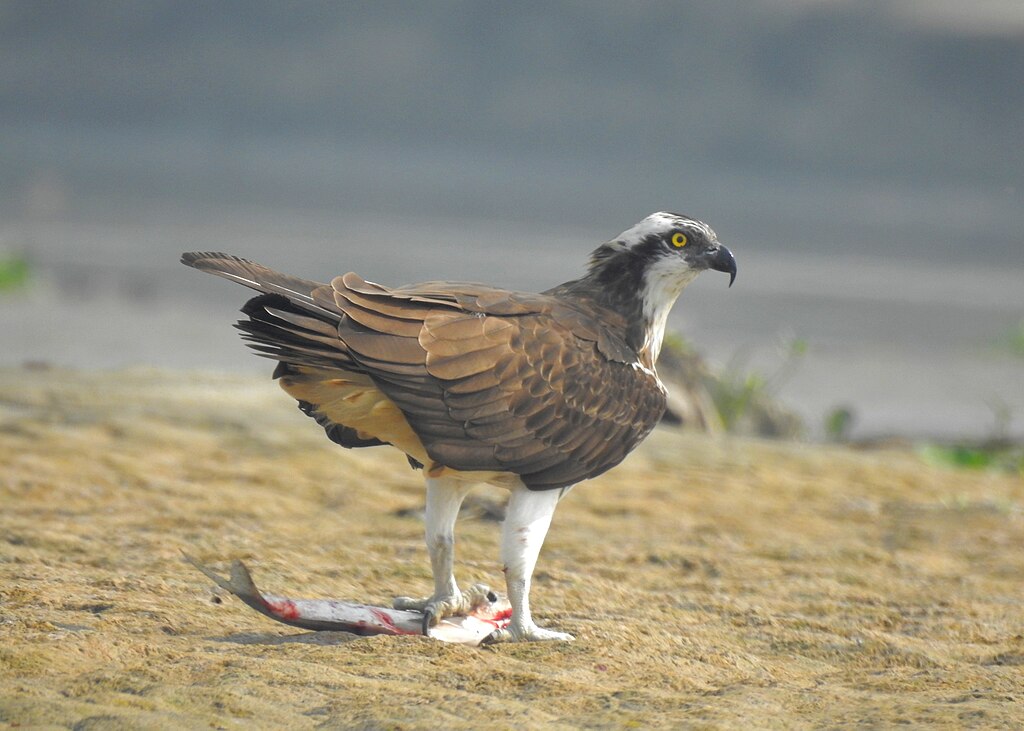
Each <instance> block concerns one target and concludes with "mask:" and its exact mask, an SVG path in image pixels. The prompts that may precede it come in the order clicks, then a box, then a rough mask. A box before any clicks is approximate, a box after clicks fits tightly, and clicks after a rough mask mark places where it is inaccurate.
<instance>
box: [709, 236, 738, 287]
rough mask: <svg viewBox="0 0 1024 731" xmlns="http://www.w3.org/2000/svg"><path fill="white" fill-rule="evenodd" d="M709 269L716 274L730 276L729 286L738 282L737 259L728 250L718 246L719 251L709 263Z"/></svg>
mask: <svg viewBox="0 0 1024 731" xmlns="http://www.w3.org/2000/svg"><path fill="white" fill-rule="evenodd" d="M708 268H710V269H714V270H715V271H716V272H726V273H727V274H728V275H729V286H730V287H731V286H732V283H733V282H735V281H736V257H735V256H733V255H732V252H731V251H729V250H728V249H727V248H725V247H724V246H722V245H721V244H719V245H718V251H716V252H715V255H714V256H713V257H712V258H711V260H710V261H709V262H708Z"/></svg>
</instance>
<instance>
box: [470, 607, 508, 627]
mask: <svg viewBox="0 0 1024 731" xmlns="http://www.w3.org/2000/svg"><path fill="white" fill-rule="evenodd" d="M477 619H479V620H480V621H481V622H487V624H493V625H494V626H495V628H499V627H507V626H508V623H509V620H511V619H512V607H509V608H508V609H502V610H500V611H497V612H495V613H494V614H492V615H491V616H490V617H477Z"/></svg>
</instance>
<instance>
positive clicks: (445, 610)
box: [393, 477, 490, 634]
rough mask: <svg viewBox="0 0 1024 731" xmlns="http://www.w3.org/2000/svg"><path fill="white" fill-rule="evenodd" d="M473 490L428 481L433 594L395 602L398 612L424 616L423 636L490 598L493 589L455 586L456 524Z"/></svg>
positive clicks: (454, 483) (461, 484) (458, 484)
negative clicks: (435, 625) (463, 588)
mask: <svg viewBox="0 0 1024 731" xmlns="http://www.w3.org/2000/svg"><path fill="white" fill-rule="evenodd" d="M470 488H471V485H469V484H467V483H465V482H462V481H459V480H453V479H450V478H430V477H428V478H427V506H426V515H425V522H426V539H427V553H428V554H430V569H431V571H432V572H433V574H434V594H433V596H430V597H427V598H426V599H412V598H410V597H404V596H402V597H397V598H396V599H395V600H394V602H393V606H394V607H395V609H415V610H418V611H421V612H423V614H424V618H423V633H424V634H426V633H427V629H428V628H430V627H431V626H433V625H434V624H436V623H437V622H438V621H439V620H441V619H443V618H444V617H451V616H454V615H458V614H466V613H467V612H469V611H470V610H471V609H472V608H473V607H475V606H476V605H477V604H480V603H481V602H483V601H486V599H487V597H488V594H490V589H488V588H487V587H486V586H484V585H482V584H476V585H474V586H473V587H472V588H470V590H469V591H468V592H465V593H463V592H461V591H459V585H458V584H457V583H456V582H455V571H454V565H455V520H456V519H457V518H458V517H459V508H460V507H461V506H462V501H463V500H464V499H465V497H466V495H467V494H468V493H469V490H470Z"/></svg>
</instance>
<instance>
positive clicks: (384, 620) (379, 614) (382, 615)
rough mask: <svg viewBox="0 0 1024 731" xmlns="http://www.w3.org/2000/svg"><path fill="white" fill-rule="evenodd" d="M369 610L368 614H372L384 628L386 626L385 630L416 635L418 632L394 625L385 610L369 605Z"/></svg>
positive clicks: (395, 633) (394, 633) (392, 632)
mask: <svg viewBox="0 0 1024 731" xmlns="http://www.w3.org/2000/svg"><path fill="white" fill-rule="evenodd" d="M369 610H370V614H372V615H373V618H374V619H376V620H377V621H378V622H380V623H381V624H382V625H383V626H384V627H385V628H387V631H388V632H390V633H391V634H393V635H418V634H419V632H410V631H409V630H406V629H399V628H398V627H397V626H396V625H395V622H394V620H393V619H391V617H389V616H388V614H387V612H385V611H384V610H383V609H377V608H376V607H369Z"/></svg>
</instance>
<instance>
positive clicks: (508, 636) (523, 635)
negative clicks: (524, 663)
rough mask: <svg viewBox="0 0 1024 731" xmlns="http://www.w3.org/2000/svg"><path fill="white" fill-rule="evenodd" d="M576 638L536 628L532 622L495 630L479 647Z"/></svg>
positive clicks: (565, 640)
mask: <svg viewBox="0 0 1024 731" xmlns="http://www.w3.org/2000/svg"><path fill="white" fill-rule="evenodd" d="M575 639H576V638H575V637H573V636H572V635H571V634H569V633H567V632H555V631H554V630H550V629H544V628H543V627H538V626H537V625H535V624H534V623H533V622H530V623H529V624H528V625H525V626H520V625H518V624H516V623H515V620H513V623H512V624H510V625H509V626H508V627H507V628H505V629H496V630H494V631H493V632H491V634H489V635H487V637H485V638H484V639H483V641H481V643H480V644H481V645H496V644H498V643H500V642H572V641H573V640H575Z"/></svg>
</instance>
